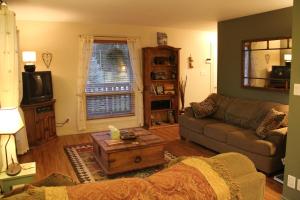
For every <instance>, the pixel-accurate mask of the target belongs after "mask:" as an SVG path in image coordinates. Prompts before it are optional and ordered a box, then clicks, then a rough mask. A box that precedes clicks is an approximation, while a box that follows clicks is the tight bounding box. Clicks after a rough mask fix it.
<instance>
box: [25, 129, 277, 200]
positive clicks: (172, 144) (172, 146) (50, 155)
mask: <svg viewBox="0 0 300 200" xmlns="http://www.w3.org/2000/svg"><path fill="white" fill-rule="evenodd" d="M151 132H152V133H154V134H157V135H159V136H161V137H162V138H164V139H165V140H166V141H168V142H167V145H166V150H167V151H169V152H171V153H173V154H174V155H176V156H192V155H197V156H204V157H210V156H213V155H215V154H216V153H215V152H213V151H210V150H208V149H206V148H204V147H201V146H200V145H197V144H194V143H191V142H185V141H182V140H180V138H179V130H178V127H171V128H161V129H155V130H151ZM91 141H92V140H91V138H90V134H79V135H70V136H61V137H58V138H57V139H55V140H52V141H49V142H48V143H47V144H44V145H41V146H39V147H37V148H35V149H33V150H30V152H28V153H27V154H25V155H23V156H20V157H19V161H20V162H21V163H24V162H32V161H35V162H36V163H37V175H36V180H39V179H42V178H44V177H46V176H48V175H49V174H51V173H53V172H58V173H62V174H65V175H68V176H70V177H72V178H73V179H74V180H78V179H77V177H76V175H75V172H74V171H73V168H72V166H71V164H70V162H69V160H68V158H67V156H66V155H65V152H64V149H63V147H64V146H65V145H73V144H80V143H89V142H91ZM281 192H282V185H281V184H279V183H277V182H276V181H274V180H273V179H272V177H268V178H267V184H266V190H265V200H276V199H280V196H281Z"/></svg>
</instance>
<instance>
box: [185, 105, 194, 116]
mask: <svg viewBox="0 0 300 200" xmlns="http://www.w3.org/2000/svg"><path fill="white" fill-rule="evenodd" d="M184 115H185V116H188V117H194V112H193V109H192V107H186V108H184Z"/></svg>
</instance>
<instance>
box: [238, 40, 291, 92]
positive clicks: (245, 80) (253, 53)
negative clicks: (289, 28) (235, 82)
mask: <svg viewBox="0 0 300 200" xmlns="http://www.w3.org/2000/svg"><path fill="white" fill-rule="evenodd" d="M291 63H292V38H291V37H284V38H276V39H263V40H245V41H243V42H242V87H244V88H257V89H267V90H277V91H283V92H288V91H289V87H290V72H291Z"/></svg>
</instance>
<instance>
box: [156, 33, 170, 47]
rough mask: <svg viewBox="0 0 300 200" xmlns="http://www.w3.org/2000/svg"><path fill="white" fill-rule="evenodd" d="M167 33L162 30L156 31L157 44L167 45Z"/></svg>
mask: <svg viewBox="0 0 300 200" xmlns="http://www.w3.org/2000/svg"><path fill="white" fill-rule="evenodd" d="M167 44H168V35H167V34H166V33H163V32H157V45H167Z"/></svg>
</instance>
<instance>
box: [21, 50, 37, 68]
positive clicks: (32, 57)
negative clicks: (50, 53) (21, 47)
mask: <svg viewBox="0 0 300 200" xmlns="http://www.w3.org/2000/svg"><path fill="white" fill-rule="evenodd" d="M22 60H23V62H24V63H25V65H24V70H25V71H26V72H34V71H35V62H36V52H35V51H23V52H22Z"/></svg>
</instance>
